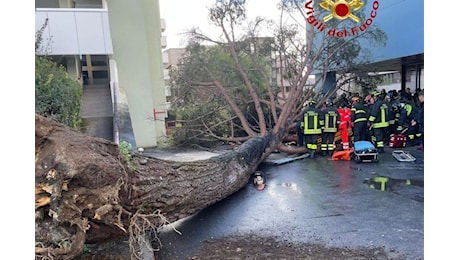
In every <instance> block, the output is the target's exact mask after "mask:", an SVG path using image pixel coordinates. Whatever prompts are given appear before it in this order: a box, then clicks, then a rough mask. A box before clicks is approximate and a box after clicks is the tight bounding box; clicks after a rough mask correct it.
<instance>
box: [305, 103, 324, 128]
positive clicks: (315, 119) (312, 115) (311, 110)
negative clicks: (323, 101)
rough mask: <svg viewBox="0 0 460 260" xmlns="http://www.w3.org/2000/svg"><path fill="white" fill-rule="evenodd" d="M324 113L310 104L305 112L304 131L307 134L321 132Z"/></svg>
mask: <svg viewBox="0 0 460 260" xmlns="http://www.w3.org/2000/svg"><path fill="white" fill-rule="evenodd" d="M322 120H323V119H322V114H321V110H319V109H318V108H316V107H314V106H309V107H308V108H307V109H306V110H305V113H304V114H303V122H302V125H301V126H302V127H303V133H304V134H306V135H311V134H321V125H322V123H321V122H320V121H322Z"/></svg>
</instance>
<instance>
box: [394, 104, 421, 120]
mask: <svg viewBox="0 0 460 260" xmlns="http://www.w3.org/2000/svg"><path fill="white" fill-rule="evenodd" d="M418 113H419V111H418V109H417V108H416V107H415V106H413V105H411V104H404V106H403V108H401V111H400V112H399V124H400V125H410V122H411V121H412V119H415V118H416V116H417V115H418Z"/></svg>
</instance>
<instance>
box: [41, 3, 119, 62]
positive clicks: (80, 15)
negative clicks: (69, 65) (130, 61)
mask: <svg viewBox="0 0 460 260" xmlns="http://www.w3.org/2000/svg"><path fill="white" fill-rule="evenodd" d="M46 19H48V26H47V27H46V28H45V30H44V32H43V42H42V45H41V49H40V50H39V51H38V52H39V53H40V54H48V55H85V54H91V55H110V54H113V47H112V40H111V36H110V28H109V16H108V13H107V10H106V9H97V8H96V9H88V8H37V9H36V10H35V31H38V30H39V29H40V28H41V27H42V26H43V25H44V24H45V21H46Z"/></svg>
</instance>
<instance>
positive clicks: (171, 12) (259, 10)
mask: <svg viewBox="0 0 460 260" xmlns="http://www.w3.org/2000/svg"><path fill="white" fill-rule="evenodd" d="M159 1H160V16H161V18H162V19H164V20H165V22H166V30H165V32H164V33H163V35H164V36H166V42H167V47H166V48H167V49H169V48H185V46H186V40H185V39H184V37H183V36H182V35H180V33H182V32H184V31H186V30H188V29H191V28H192V27H199V28H200V30H201V31H202V32H205V33H206V34H207V35H213V36H219V35H220V34H219V30H218V29H216V28H215V27H214V26H212V25H210V24H209V21H208V8H209V7H210V6H211V5H212V4H213V3H214V2H215V0H189V1H180V5H179V4H178V1H171V0H159ZM279 2H280V0H263V1H262V0H247V2H246V3H247V5H246V6H247V8H246V10H247V16H248V18H249V19H254V18H255V17H257V16H261V17H264V18H269V19H273V20H275V19H279V17H280V12H279V10H278V9H277V4H278V3H279ZM285 21H289V22H294V20H293V19H292V18H286V20H285Z"/></svg>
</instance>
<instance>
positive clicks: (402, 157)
mask: <svg viewBox="0 0 460 260" xmlns="http://www.w3.org/2000/svg"><path fill="white" fill-rule="evenodd" d="M392 155H393V157H394V158H395V159H396V160H397V161H399V162H413V161H415V160H416V159H415V157H414V156H413V155H412V154H410V153H409V152H406V151H403V150H395V151H393V153H392Z"/></svg>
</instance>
